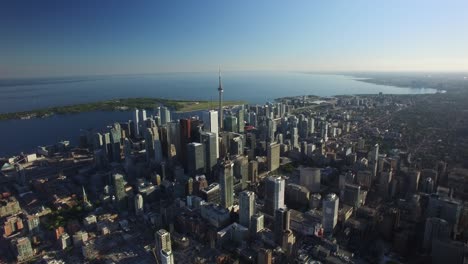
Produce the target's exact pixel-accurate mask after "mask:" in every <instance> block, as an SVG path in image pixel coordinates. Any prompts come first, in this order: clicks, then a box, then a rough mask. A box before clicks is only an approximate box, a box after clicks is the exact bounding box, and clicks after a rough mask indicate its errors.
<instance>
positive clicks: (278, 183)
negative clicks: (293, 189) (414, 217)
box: [265, 176, 286, 215]
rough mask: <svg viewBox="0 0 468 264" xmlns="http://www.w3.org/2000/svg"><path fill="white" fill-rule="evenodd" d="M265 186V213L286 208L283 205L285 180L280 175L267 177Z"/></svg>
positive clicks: (270, 213)
mask: <svg viewBox="0 0 468 264" xmlns="http://www.w3.org/2000/svg"><path fill="white" fill-rule="evenodd" d="M265 188H266V190H265V191H266V193H265V194H266V197H265V212H266V213H267V214H269V215H274V214H275V211H276V210H277V209H279V208H286V206H285V205H284V192H285V189H286V181H285V180H284V179H283V178H282V177H280V176H278V177H269V178H268V180H267V182H266V185H265Z"/></svg>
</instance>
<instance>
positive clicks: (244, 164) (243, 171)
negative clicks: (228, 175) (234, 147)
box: [234, 156, 249, 190]
mask: <svg viewBox="0 0 468 264" xmlns="http://www.w3.org/2000/svg"><path fill="white" fill-rule="evenodd" d="M234 177H236V178H237V179H240V180H241V185H242V186H241V187H242V190H244V189H246V188H247V183H248V180H249V159H248V158H247V157H246V156H239V157H237V158H236V160H235V161H234Z"/></svg>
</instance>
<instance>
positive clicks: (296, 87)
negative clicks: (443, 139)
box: [0, 72, 435, 157]
mask: <svg viewBox="0 0 468 264" xmlns="http://www.w3.org/2000/svg"><path fill="white" fill-rule="evenodd" d="M213 76H214V77H213ZM0 83H1V82H0ZM223 85H224V88H225V89H224V91H225V93H224V95H225V99H226V100H245V101H247V102H249V103H254V104H257V103H258V104H261V103H264V102H266V101H271V100H273V99H274V98H278V97H283V96H293V95H304V94H313V95H318V96H332V95H338V94H376V93H379V92H383V93H385V94H389V93H391V94H417V93H434V92H435V90H433V89H412V88H399V87H392V86H384V85H375V84H371V83H364V82H360V81H356V80H354V79H353V78H352V77H349V76H341V75H317V74H302V73H278V74H273V73H267V72H260V73H239V72H234V73H226V74H224V75H223ZM216 87H217V78H216V74H215V73H213V74H208V73H197V74H196V73H190V74H160V75H140V76H117V77H107V78H100V79H99V78H95V79H89V80H88V81H87V80H81V81H75V82H54V83H49V84H46V83H44V82H41V83H40V84H36V85H14V86H2V87H0V91H1V93H0V112H3V113H5V112H14V111H25V110H31V109H37V108H42V107H51V106H58V105H68V104H75V103H85V102H91V101H99V100H105V99H111V98H125V97H143V96H154V97H160V98H168V99H195V100H201V99H203V100H210V99H212V100H216V99H217V93H216ZM189 115H190V114H189ZM174 118H177V117H174ZM129 119H131V114H130V113H129V112H91V113H80V114H70V115H57V116H52V117H48V118H42V119H30V120H7V121H0V131H2V132H1V133H2V137H0V157H1V156H7V155H13V154H18V153H19V152H21V151H25V152H29V151H33V150H34V149H35V148H36V147H37V146H39V145H47V144H54V143H56V142H58V141H60V140H70V141H71V143H72V144H75V143H77V140H78V136H79V134H80V130H82V129H95V130H99V129H104V128H105V125H106V124H110V123H112V122H123V121H128V120H129Z"/></svg>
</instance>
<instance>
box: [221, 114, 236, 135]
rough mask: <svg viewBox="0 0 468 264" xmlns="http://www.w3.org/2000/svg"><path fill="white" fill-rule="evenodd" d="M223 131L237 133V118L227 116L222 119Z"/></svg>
mask: <svg viewBox="0 0 468 264" xmlns="http://www.w3.org/2000/svg"><path fill="white" fill-rule="evenodd" d="M223 131H228V132H234V133H237V117H235V116H232V115H228V116H226V118H225V119H224V129H223Z"/></svg>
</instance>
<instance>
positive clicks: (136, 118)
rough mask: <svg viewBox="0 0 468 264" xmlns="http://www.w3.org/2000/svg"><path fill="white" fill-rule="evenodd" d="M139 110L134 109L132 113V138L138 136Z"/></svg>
mask: <svg viewBox="0 0 468 264" xmlns="http://www.w3.org/2000/svg"><path fill="white" fill-rule="evenodd" d="M138 113H139V110H138V109H135V111H134V112H133V132H134V133H132V134H133V136H134V137H138V135H140V122H139V114H138Z"/></svg>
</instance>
